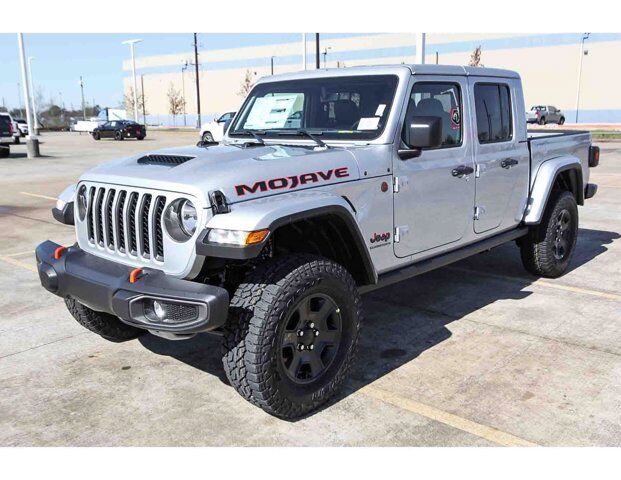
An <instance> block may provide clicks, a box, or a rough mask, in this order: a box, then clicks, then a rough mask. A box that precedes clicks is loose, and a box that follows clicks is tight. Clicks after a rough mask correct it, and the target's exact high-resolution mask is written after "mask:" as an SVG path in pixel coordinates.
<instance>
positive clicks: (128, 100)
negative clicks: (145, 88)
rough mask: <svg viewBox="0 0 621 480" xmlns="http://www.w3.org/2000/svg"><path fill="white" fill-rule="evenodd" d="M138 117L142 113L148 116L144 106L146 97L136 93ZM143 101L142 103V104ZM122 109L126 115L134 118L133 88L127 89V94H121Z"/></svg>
mask: <svg viewBox="0 0 621 480" xmlns="http://www.w3.org/2000/svg"><path fill="white" fill-rule="evenodd" d="M137 100H138V115H142V113H143V112H144V114H145V115H148V114H149V112H147V108H146V104H147V97H146V96H143V95H141V92H138V99H137ZM143 100H144V103H143ZM123 108H125V110H126V111H127V115H128V116H129V117H133V116H134V87H129V88H128V89H127V92H126V93H125V94H123Z"/></svg>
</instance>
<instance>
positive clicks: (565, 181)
mask: <svg viewBox="0 0 621 480" xmlns="http://www.w3.org/2000/svg"><path fill="white" fill-rule="evenodd" d="M552 190H561V191H568V192H571V193H572V194H573V196H574V198H575V199H576V203H577V204H578V205H584V182H583V179H582V170H581V169H580V167H579V166H577V165H568V166H567V167H565V168H562V169H560V170H559V171H558V172H557V173H556V177H555V178H554V183H553V184H552ZM549 199H550V195H548V201H549Z"/></svg>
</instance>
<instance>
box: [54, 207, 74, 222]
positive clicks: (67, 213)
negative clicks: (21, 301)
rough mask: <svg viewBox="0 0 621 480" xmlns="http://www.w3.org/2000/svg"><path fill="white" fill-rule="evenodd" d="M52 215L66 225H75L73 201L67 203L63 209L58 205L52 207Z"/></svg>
mask: <svg viewBox="0 0 621 480" xmlns="http://www.w3.org/2000/svg"><path fill="white" fill-rule="evenodd" d="M52 216H53V217H54V219H55V220H56V221H57V222H60V223H64V224H65V225H74V224H75V222H74V219H73V202H69V203H66V204H65V206H64V207H63V209H62V210H60V209H58V208H56V207H54V208H52Z"/></svg>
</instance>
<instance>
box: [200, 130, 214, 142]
mask: <svg viewBox="0 0 621 480" xmlns="http://www.w3.org/2000/svg"><path fill="white" fill-rule="evenodd" d="M202 139H203V142H205V143H212V142H213V141H214V140H213V135H212V134H211V132H205V133H203V137H202Z"/></svg>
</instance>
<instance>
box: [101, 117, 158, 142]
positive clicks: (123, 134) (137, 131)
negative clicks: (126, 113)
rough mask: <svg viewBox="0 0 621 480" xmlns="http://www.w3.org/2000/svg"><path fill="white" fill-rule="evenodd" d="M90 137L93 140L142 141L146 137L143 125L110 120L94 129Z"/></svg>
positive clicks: (129, 121) (128, 121)
mask: <svg viewBox="0 0 621 480" xmlns="http://www.w3.org/2000/svg"><path fill="white" fill-rule="evenodd" d="M92 135H93V138H94V139H95V140H99V139H101V138H114V139H115V140H124V139H126V138H135V139H137V140H143V139H144V137H146V136H147V130H146V128H145V127H144V125H140V124H139V123H136V122H133V121H131V120H112V121H110V122H106V123H104V124H103V125H100V126H98V127H97V128H95V130H93V133H92Z"/></svg>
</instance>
